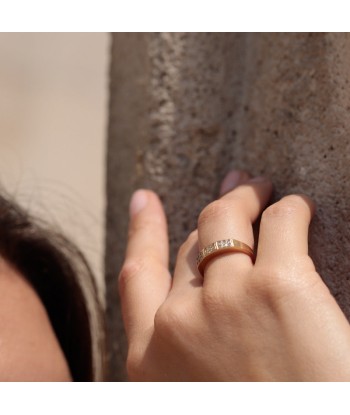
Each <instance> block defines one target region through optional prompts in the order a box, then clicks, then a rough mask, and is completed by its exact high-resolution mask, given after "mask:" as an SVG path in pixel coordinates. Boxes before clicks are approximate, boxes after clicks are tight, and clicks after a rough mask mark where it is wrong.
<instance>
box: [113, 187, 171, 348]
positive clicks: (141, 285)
mask: <svg viewBox="0 0 350 415" xmlns="http://www.w3.org/2000/svg"><path fill="white" fill-rule="evenodd" d="M168 257H169V243H168V232H167V223H166V218H165V214H164V210H163V207H162V204H161V202H160V200H159V198H158V196H157V195H156V194H155V193H154V192H152V191H149V190H138V191H136V192H135V193H134V195H133V197H132V199H131V203H130V224H129V237H128V244H127V250H126V258H125V262H124V265H123V267H122V270H121V272H120V275H119V290H120V297H121V305H122V311H123V319H124V324H125V330H126V334H127V337H128V340H129V342H130V339H131V338H132V337H133V336H134V337H137V336H141V335H142V334H143V333H145V331H148V330H149V329H150V328H152V327H153V324H154V316H155V314H156V312H157V310H158V308H159V307H160V305H161V304H162V303H163V302H164V300H165V299H166V297H167V295H168V292H169V290H170V286H171V276H170V273H169V270H168Z"/></svg>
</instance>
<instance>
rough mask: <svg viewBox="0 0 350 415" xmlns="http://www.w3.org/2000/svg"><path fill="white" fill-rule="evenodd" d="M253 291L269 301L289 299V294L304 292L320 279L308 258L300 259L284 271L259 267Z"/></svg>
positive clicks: (254, 279)
mask: <svg viewBox="0 0 350 415" xmlns="http://www.w3.org/2000/svg"><path fill="white" fill-rule="evenodd" d="M255 272H256V277H255V278H253V279H252V281H254V283H253V285H254V291H255V292H256V293H257V294H261V296H263V297H267V298H269V299H280V298H285V297H289V296H290V295H291V294H297V293H302V292H305V290H307V289H308V288H310V287H311V286H313V285H314V284H315V283H318V282H320V278H319V276H318V274H317V272H316V271H315V268H314V265H313V262H312V260H311V258H310V257H305V258H301V259H300V260H299V263H296V262H295V263H294V266H293V267H288V268H286V269H284V268H283V269H281V268H271V267H259V268H257V269H256V270H255Z"/></svg>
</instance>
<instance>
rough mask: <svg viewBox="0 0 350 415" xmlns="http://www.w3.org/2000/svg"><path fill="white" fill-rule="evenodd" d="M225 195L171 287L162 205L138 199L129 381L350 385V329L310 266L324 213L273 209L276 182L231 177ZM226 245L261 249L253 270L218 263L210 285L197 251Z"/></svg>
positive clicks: (131, 248)
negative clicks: (315, 225) (313, 229)
mask: <svg viewBox="0 0 350 415" xmlns="http://www.w3.org/2000/svg"><path fill="white" fill-rule="evenodd" d="M221 190H222V193H224V194H223V196H222V197H221V198H220V199H218V200H217V201H215V202H213V203H212V204H210V205H209V206H207V207H206V208H205V209H204V210H203V211H202V213H201V215H200V217H199V220H198V230H195V231H194V232H192V233H191V234H190V235H189V237H188V239H187V240H186V242H185V243H184V244H183V245H182V247H181V248H180V250H179V253H178V257H177V261H176V268H175V271H174V275H173V278H171V275H170V273H169V271H168V250H169V248H168V234H167V224H166V218H165V215H164V211H163V208H162V205H161V203H160V200H159V198H158V197H157V195H156V194H155V193H153V192H151V191H148V190H147V191H146V190H139V191H137V192H136V193H135V194H134V196H133V198H132V201H131V205H130V231H129V240H128V245H127V253H126V258H125V263H124V266H123V268H122V271H121V273H120V277H119V283H120V284H119V285H120V295H121V300H122V308H123V316H124V323H125V329H126V333H127V337H128V342H129V351H128V358H127V369H128V375H129V379H130V380H132V381H345V380H346V381H349V380H350V328H349V324H348V321H347V319H346V318H345V316H344V314H343V312H342V311H341V309H340V308H339V306H338V305H337V303H336V301H335V300H334V298H333V297H332V295H331V294H330V292H329V290H328V288H327V287H326V285H325V284H324V283H323V281H322V279H321V277H320V276H319V275H318V274H317V272H316V270H315V267H314V264H313V262H312V260H311V258H310V257H309V256H308V227H309V224H310V221H311V219H312V216H313V214H314V211H315V207H314V203H313V202H312V201H311V200H310V199H309V198H308V197H306V196H302V195H289V196H286V197H284V198H282V199H281V200H280V201H278V202H277V203H275V204H273V205H271V206H269V207H267V208H266V206H267V204H268V202H269V199H270V196H271V191H272V184H271V182H270V181H269V180H268V179H265V178H256V179H253V180H252V179H250V177H249V176H248V175H247V174H246V173H244V172H231V173H230V174H229V175H228V176H227V177H226V179H225V180H224V182H223V184H222V188H221ZM261 214H262V219H261V223H260V233H259V240H258V241H254V236H253V229H252V224H253V223H254V222H255V221H256V219H257V218H258V217H259V216H260V215H261ZM225 238H235V239H238V240H240V241H243V242H245V243H246V244H248V245H249V246H253V245H254V242H255V245H258V250H257V257H256V261H255V263H253V262H252V260H251V258H250V257H249V256H248V255H246V254H243V253H229V254H225V255H220V256H217V257H216V258H214V259H212V260H211V261H210V262H209V263H208V264H207V266H206V268H205V271H204V277H202V275H201V274H200V273H199V272H198V270H197V268H196V255H197V253H198V250H199V249H202V248H203V247H205V246H207V245H209V244H211V243H212V242H215V241H217V240H222V239H225Z"/></svg>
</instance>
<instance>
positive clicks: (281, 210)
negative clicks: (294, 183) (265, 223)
mask: <svg viewBox="0 0 350 415" xmlns="http://www.w3.org/2000/svg"><path fill="white" fill-rule="evenodd" d="M305 206H306V205H305V202H304V201H303V200H302V198H301V197H300V196H298V195H290V196H286V197H284V198H282V199H281V200H280V201H278V202H277V203H274V204H273V205H271V206H269V207H268V208H267V209H265V211H264V213H263V215H262V218H263V220H264V219H269V218H275V217H285V216H290V215H294V214H295V213H297V212H300V211H301V210H303V209H305Z"/></svg>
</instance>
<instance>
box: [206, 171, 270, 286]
mask: <svg viewBox="0 0 350 415" xmlns="http://www.w3.org/2000/svg"><path fill="white" fill-rule="evenodd" d="M271 191H272V184H271V182H270V181H269V180H268V179H265V178H262V177H259V178H255V179H252V180H250V181H248V182H246V183H245V184H243V185H241V186H239V187H237V188H236V189H234V190H233V191H231V192H229V193H227V194H226V195H224V196H223V197H222V198H221V199H218V200H216V201H214V202H212V203H211V204H210V205H208V206H207V207H206V208H205V209H204V210H203V211H202V213H201V214H200V216H199V220H198V239H199V248H200V249H202V248H204V247H206V246H208V245H210V244H212V243H213V242H215V241H218V240H224V239H230V238H234V239H237V240H239V241H242V242H244V243H245V244H247V245H249V246H250V247H253V245H254V235H253V228H252V223H253V222H254V221H255V220H256V219H257V217H258V216H259V214H260V212H261V211H262V209H263V208H264V207H265V205H266V204H267V202H268V200H269V198H270V195H271ZM251 267H252V261H251V258H250V257H249V256H248V255H246V254H243V253H227V254H222V255H219V256H217V257H215V258H213V259H212V260H210V261H209V263H208V264H207V266H206V269H205V278H204V285H205V284H206V281H209V279H212V278H213V279H214V278H215V277H216V279H220V280H222V278H223V276H229V277H230V278H231V279H232V278H233V276H232V274H234V275H235V278H237V277H236V275H237V274H239V273H244V272H245V271H247V270H249V269H251ZM221 282H222V281H220V283H221Z"/></svg>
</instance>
